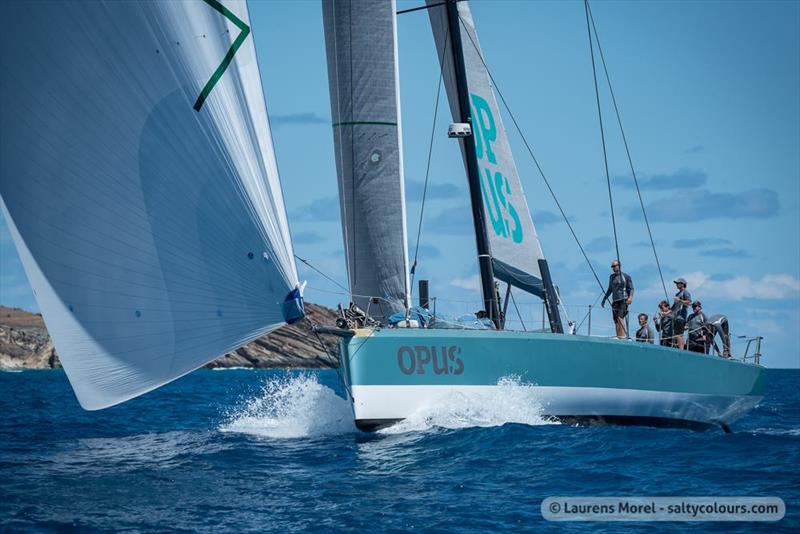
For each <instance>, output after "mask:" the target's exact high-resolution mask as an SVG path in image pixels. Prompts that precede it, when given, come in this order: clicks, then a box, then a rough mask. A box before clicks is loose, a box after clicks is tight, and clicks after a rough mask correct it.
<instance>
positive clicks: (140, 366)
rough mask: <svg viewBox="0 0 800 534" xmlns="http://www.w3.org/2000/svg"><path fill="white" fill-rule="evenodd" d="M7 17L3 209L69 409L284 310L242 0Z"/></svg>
mask: <svg viewBox="0 0 800 534" xmlns="http://www.w3.org/2000/svg"><path fill="white" fill-rule="evenodd" d="M3 20H4V21H5V24H4V29H3V31H2V37H0V43H1V44H2V51H1V52H0V54H2V71H3V75H2V81H1V82H0V84H2V85H1V86H0V118H1V119H2V120H1V121H0V195H2V203H1V204H2V211H3V213H4V215H5V217H6V220H7V222H8V224H9V228H10V230H11V233H12V236H13V240H14V243H15V245H16V247H17V250H18V251H19V254H20V257H21V259H22V263H23V265H24V268H25V271H26V273H27V276H28V279H29V281H30V283H31V286H32V287H33V290H34V292H35V295H36V299H37V302H38V303H39V307H40V309H41V312H42V315H43V316H44V319H45V322H46V324H47V327H48V330H49V331H50V334H51V336H52V339H53V341H54V344H55V347H56V350H57V351H58V354H59V356H60V357H61V361H62V363H63V366H64V369H65V370H66V373H67V376H68V377H69V380H70V383H71V384H72V387H73V388H74V390H75V393H76V395H77V397H78V400H79V401H80V403H81V405H82V406H83V407H84V408H87V409H98V408H103V407H107V406H111V405H113V404H116V403H119V402H122V401H125V400H127V399H130V398H133V397H135V396H137V395H140V394H142V393H145V392H147V391H149V390H152V389H154V388H156V387H158V386H160V385H163V384H165V383H167V382H169V381H171V380H173V379H175V378H177V377H179V376H181V375H184V374H186V373H188V372H190V371H192V370H193V369H195V368H197V367H199V366H201V365H203V364H205V363H206V362H208V361H210V360H212V359H214V358H215V357H217V356H219V355H221V354H224V353H225V352H228V351H231V350H234V349H236V348H237V347H239V346H241V345H243V344H245V343H247V342H249V341H251V340H252V339H254V338H256V337H258V336H261V335H262V334H265V333H266V332H269V331H270V330H272V329H274V328H277V327H279V326H281V325H282V324H284V315H283V313H284V312H283V310H288V311H287V313H290V314H291V317H289V319H290V320H291V319H296V318H297V317H298V315H299V314H300V313H302V309H301V308H302V306H301V305H300V304H301V303H302V301H301V300H300V299H299V294H298V293H297V291H293V289H294V288H296V287H297V283H298V280H297V273H296V269H295V264H294V258H293V253H292V246H291V242H290V236H289V230H288V226H287V221H286V214H285V209H284V204H283V199H282V197H281V190H280V184H279V181H278V171H277V167H276V162H275V156H274V153H273V146H272V138H271V134H270V130H269V126H268V120H267V110H266V107H265V104H264V97H263V94H262V88H261V82H260V78H259V69H258V64H257V62H256V54H255V48H254V46H253V38H252V35H251V34H250V22H249V17H248V12H247V5H246V3H245V2H244V1H242V0H219V1H217V0H203V1H169V2H26V1H16V0H11V1H7V2H4V3H3ZM287 295H288V296H287Z"/></svg>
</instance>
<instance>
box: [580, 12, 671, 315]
mask: <svg viewBox="0 0 800 534" xmlns="http://www.w3.org/2000/svg"><path fill="white" fill-rule="evenodd" d="M586 7H587V8H588V10H589V20H591V21H592V30H593V31H594V38H595V41H596V42H597V50H598V51H599V52H600V61H601V62H602V64H603V71H604V72H605V75H606V82H607V83H608V91H609V93H611V101H612V102H613V103H614V112H615V113H616V115H617V124H619V131H620V133H621V134H622V143H623V144H624V145H625V154H626V155H627V156H628V164H629V165H630V168H631V176H633V183H634V185H636V194H637V195H638V196H639V205H640V206H641V208H642V215H643V216H644V224H645V226H646V227H647V235H648V237H650V246H651V247H652V248H653V256H654V257H655V259H656V267H658V276H659V277H660V278H661V287H663V288H664V296H665V297H666V298H667V300H669V294H668V293H667V285H666V284H665V283H664V273H663V272H662V271H661V262H660V261H659V259H658V252H656V243H655V240H654V239H653V232H652V231H651V230H650V220H649V219H648V218H647V210H645V208H644V200H643V199H642V191H641V189H640V188H639V180H638V179H637V178H636V171H635V170H634V169H633V158H631V151H630V149H629V148H628V138H627V136H626V135H625V129H624V128H623V127H622V118H621V116H620V112H619V107H618V106H617V97H616V96H614V88H613V87H612V86H611V76H609V74H608V67H607V66H606V58H605V55H604V54H603V47H602V46H600V36H599V35H598V34H597V27H596V26H595V24H594V15H592V8H591V6H589V3H588V2H587V3H586Z"/></svg>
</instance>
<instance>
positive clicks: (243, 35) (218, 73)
mask: <svg viewBox="0 0 800 534" xmlns="http://www.w3.org/2000/svg"><path fill="white" fill-rule="evenodd" d="M203 1H204V2H205V3H206V4H208V5H210V6H211V7H213V8H214V9H216V10H217V11H219V12H220V13H222V14H223V15H224V16H225V17H227V18H228V20H230V21H231V22H233V23H234V24H235V25H236V27H237V28H239V29H240V30H242V31H241V32H239V35H238V36H237V37H236V39H235V40H234V41H233V44H231V47H230V48H229V49H228V53H227V54H225V57H224V58H223V59H222V63H220V64H219V66H218V67H217V70H215V71H214V74H212V75H211V78H209V80H208V82H206V85H205V87H203V90H202V91H200V95H199V96H198V97H197V100H196V101H195V103H194V106H193V107H194V110H195V111H200V108H202V107H203V103H204V102H205V101H206V98H208V94H209V93H210V92H211V90H212V89H214V86H215V85H216V84H217V82H218V81H219V79H220V78H222V75H223V74H224V73H225V69H227V68H228V65H230V64H231V61H233V56H234V54H236V51H237V50H239V47H240V46H242V43H243V42H244V40H245V39H247V36H248V35H250V27H249V26H248V25H247V24H245V23H244V22H243V21H242V20H240V19H239V17H237V16H236V15H234V14H233V13H232V12H231V11H230V10H229V9H228V8H227V7H225V6H223V5H222V4H221V3H219V2H218V1H217V0H203Z"/></svg>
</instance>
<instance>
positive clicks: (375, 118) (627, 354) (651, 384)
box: [323, 0, 765, 430]
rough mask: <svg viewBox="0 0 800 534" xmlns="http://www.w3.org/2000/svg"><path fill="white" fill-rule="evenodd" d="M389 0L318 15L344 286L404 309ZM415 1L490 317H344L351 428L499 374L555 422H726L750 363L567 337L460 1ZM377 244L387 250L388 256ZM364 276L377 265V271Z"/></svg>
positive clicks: (336, 5)
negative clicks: (503, 298) (540, 321)
mask: <svg viewBox="0 0 800 534" xmlns="http://www.w3.org/2000/svg"><path fill="white" fill-rule="evenodd" d="M389 4H390V3H389V2H385V3H383V4H380V5H378V4H376V3H373V2H366V1H362V0H344V1H333V0H327V1H323V19H324V24H325V35H326V45H327V51H328V67H329V80H330V88H331V91H330V93H331V109H332V116H333V120H334V141H335V145H336V152H337V154H336V155H337V171H338V177H339V190H340V196H341V198H342V204H341V215H342V225H343V229H344V241H345V249H346V253H347V254H346V256H347V265H348V278H349V283H350V288H351V292H352V293H353V294H354V296H353V299H354V302H355V304H356V305H357V306H358V309H368V308H367V306H369V305H370V304H371V302H372V301H377V302H383V303H384V304H385V305H386V306H387V307H388V308H390V310H392V311H401V312H402V311H403V310H407V309H409V306H410V303H409V292H410V290H409V283H408V279H407V278H406V273H408V272H409V268H408V260H407V253H406V252H405V249H403V250H402V252H401V251H400V248H401V247H404V245H405V243H406V233H405V227H406V224H405V219H404V210H402V209H400V210H397V207H398V206H400V207H402V206H403V202H404V199H403V194H402V183H403V175H402V164H400V163H398V155H399V154H401V150H400V148H399V145H400V138H401V127H400V118H399V117H400V112H399V104H398V86H399V74H398V70H397V60H396V56H397V39H396V17H395V9H394V5H389ZM391 4H393V2H392V3H391ZM418 9H427V12H428V16H429V19H430V24H431V28H432V31H433V36H434V40H435V42H436V46H437V52H438V56H439V59H440V62H441V68H442V76H443V79H444V84H445V87H446V90H447V96H448V100H449V103H450V110H451V113H452V118H453V124H452V125H451V127H450V129H449V133H450V135H451V137H454V138H455V139H456V140H457V142H458V143H459V144H460V148H461V154H462V158H463V161H464V167H465V170H466V177H467V183H468V184H469V192H470V199H471V204H472V211H473V221H474V230H475V238H476V245H477V247H476V249H477V250H476V252H477V260H478V265H479V268H480V277H481V288H482V294H483V302H484V305H485V308H484V309H483V310H481V311H482V315H483V317H486V318H488V319H489V320H490V321H491V322H492V328H490V329H460V330H459V329H452V328H441V329H440V328H408V326H413V325H411V324H409V322H408V321H407V320H406V321H402V322H400V323H398V326H406V327H405V328H403V327H396V328H386V327H382V326H370V325H369V324H365V323H364V322H359V321H358V320H355V321H351V322H350V323H354V324H350V326H354V327H355V328H349V329H345V330H344V331H340V332H338V335H340V336H341V337H342V340H341V342H340V348H341V366H342V369H343V375H344V380H345V383H346V386H347V389H348V391H349V393H350V396H351V398H352V402H353V412H354V417H355V422H356V425H357V426H358V427H359V428H361V429H364V430H374V429H379V428H382V427H385V426H387V425H391V424H394V423H396V422H398V421H401V420H403V419H406V418H408V417H410V416H411V415H413V414H415V413H419V412H424V411H425V410H426V409H430V408H432V407H435V406H436V405H437V403H441V402H459V399H461V401H463V400H468V399H469V397H475V398H476V399H480V398H485V395H487V394H491V391H492V390H493V389H495V388H498V387H501V384H502V381H503V379H504V378H507V377H517V378H518V379H520V380H522V381H524V382H525V383H528V384H532V385H533V389H534V390H535V392H536V395H537V397H538V400H539V402H540V403H541V405H542V409H543V414H544V415H545V416H547V417H550V418H553V419H558V420H562V421H567V422H576V423H594V422H601V423H615V424H637V425H650V426H677V427H688V428H695V429H705V428H708V427H710V426H713V425H719V426H721V427H722V428H724V429H728V428H729V425H730V423H732V422H733V421H735V420H736V419H737V418H738V417H740V416H741V415H742V414H744V413H746V412H747V411H748V410H749V409H751V408H752V407H753V406H755V405H756V404H757V403H758V401H759V400H760V399H761V398H762V396H763V390H764V379H765V372H764V368H763V367H761V366H760V365H755V364H750V363H743V362H740V361H732V360H728V359H723V358H719V357H716V356H709V355H705V354H697V353H690V352H686V351H678V350H675V349H671V348H666V347H661V346H656V345H651V344H647V343H631V342H626V341H620V340H616V339H606V338H597V337H589V336H579V335H568V334H564V326H563V324H562V319H561V317H560V313H559V295H558V292H557V290H556V288H555V286H554V284H553V281H552V278H551V276H550V270H549V267H548V264H547V260H546V258H545V257H544V254H543V252H542V247H541V244H540V242H539V239H538V236H537V234H536V230H535V227H534V224H533V220H532V217H531V214H530V210H529V208H528V205H527V200H526V197H525V194H524V191H523V189H522V184H521V181H520V178H519V175H518V172H517V168H516V165H515V162H514V158H513V155H512V152H511V147H510V144H509V141H508V138H507V135H506V130H505V128H504V125H503V121H502V117H501V116H500V110H499V108H498V105H497V100H496V98H495V95H494V91H493V87H492V85H493V80H492V79H491V76H490V74H489V72H488V70H487V66H486V62H485V59H484V56H483V53H482V51H481V48H480V44H479V41H478V36H477V32H476V27H475V22H474V20H473V17H472V14H471V11H470V8H469V4H468V2H466V1H456V0H447V1H444V2H442V1H439V0H427V1H426V5H425V6H424V7H422V8H418ZM393 58H394V61H392V59H393ZM376 155H379V156H380V157H375V156H376ZM389 246H391V247H392V248H393V249H395V250H396V251H395V252H394V253H391V255H387V253H389V250H388V248H389ZM370 262H372V263H371V264H370ZM365 264H366V265H365ZM373 273H381V274H380V276H379V277H378V280H377V283H376V281H375V280H374V279H373V278H371V275H372V274H373ZM496 280H499V281H502V282H505V283H506V284H508V291H510V290H511V288H512V287H513V288H515V289H518V290H521V291H525V292H527V293H530V294H533V295H536V296H538V297H540V298H542V299H543V301H544V307H545V309H546V310H547V315H548V319H549V323H550V330H551V331H550V332H541V333H531V332H514V331H509V330H504V329H503V328H502V316H501V313H500V306H499V302H498V297H497V292H496V289H495V281H496ZM373 309H374V306H373ZM407 315H408V314H407ZM381 322H382V323H384V324H385V321H384V320H383V318H381ZM340 326H341V325H340Z"/></svg>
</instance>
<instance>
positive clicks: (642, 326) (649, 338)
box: [636, 313, 656, 344]
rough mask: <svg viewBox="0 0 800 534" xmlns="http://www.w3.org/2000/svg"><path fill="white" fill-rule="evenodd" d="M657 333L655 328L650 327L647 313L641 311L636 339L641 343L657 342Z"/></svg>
mask: <svg viewBox="0 0 800 534" xmlns="http://www.w3.org/2000/svg"><path fill="white" fill-rule="evenodd" d="M655 339H656V335H655V334H654V333H653V329H652V328H650V325H649V324H647V314H646V313H640V314H639V330H637V331H636V341H638V342H639V343H650V344H653V343H654V342H655Z"/></svg>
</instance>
